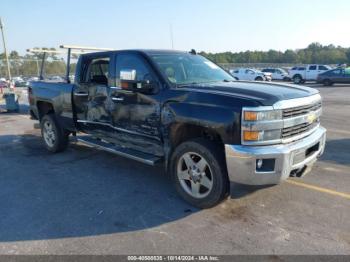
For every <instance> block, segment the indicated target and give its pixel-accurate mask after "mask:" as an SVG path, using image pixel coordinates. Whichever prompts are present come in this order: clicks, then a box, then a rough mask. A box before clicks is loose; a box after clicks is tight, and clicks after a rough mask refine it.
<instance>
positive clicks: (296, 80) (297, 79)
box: [293, 75, 303, 84]
mask: <svg viewBox="0 0 350 262" xmlns="http://www.w3.org/2000/svg"><path fill="white" fill-rule="evenodd" d="M293 82H294V84H302V83H303V78H302V77H301V76H300V75H296V76H294V77H293Z"/></svg>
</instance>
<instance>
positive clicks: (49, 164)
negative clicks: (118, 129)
mask: <svg viewBox="0 0 350 262" xmlns="http://www.w3.org/2000/svg"><path fill="white" fill-rule="evenodd" d="M0 148H1V150H0V180H1V183H0V198H1V205H0V241H1V242H8V241H24V240H43V239H57V238H67V237H82V236H95V235H102V234H112V233H118V232H130V231H137V230H142V229H149V228H153V227H157V226H161V225H163V224H166V223H171V222H173V221H175V220H180V219H182V218H184V217H186V216H188V215H191V213H193V212H197V211H198V210H197V209H195V208H193V207H191V206H190V205H188V204H187V203H185V202H184V201H182V200H181V199H180V198H179V197H178V195H177V194H176V192H175V190H174V188H173V186H172V184H171V182H170V179H169V178H168V177H167V176H166V175H165V174H164V171H163V168H161V167H149V166H145V165H142V164H139V163H137V162H135V161H131V160H128V159H125V158H121V157H117V156H114V155H111V154H108V153H105V152H101V151H98V150H96V149H92V148H89V147H87V146H83V145H79V144H72V145H70V147H69V148H68V150H67V151H66V152H63V153H60V154H50V153H48V152H47V151H46V149H45V148H44V146H43V145H42V142H41V139H40V137H39V135H38V131H37V130H34V131H31V133H27V134H24V135H17V136H16V135H4V136H0Z"/></svg>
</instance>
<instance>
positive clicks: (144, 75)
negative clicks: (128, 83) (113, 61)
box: [116, 54, 153, 86]
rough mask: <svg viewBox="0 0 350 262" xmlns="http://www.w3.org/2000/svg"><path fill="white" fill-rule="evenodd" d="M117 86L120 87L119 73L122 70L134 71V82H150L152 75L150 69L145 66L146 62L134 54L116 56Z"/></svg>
mask: <svg viewBox="0 0 350 262" xmlns="http://www.w3.org/2000/svg"><path fill="white" fill-rule="evenodd" d="M116 69H117V75H116V79H117V85H118V86H120V71H122V70H135V71H136V76H135V80H136V81H146V80H149V81H151V80H152V79H153V74H152V73H151V70H150V68H149V67H148V65H147V64H146V61H145V60H144V59H143V58H142V57H141V56H139V55H136V54H119V55H118V56H117V66H116Z"/></svg>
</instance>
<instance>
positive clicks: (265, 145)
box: [28, 50, 326, 208]
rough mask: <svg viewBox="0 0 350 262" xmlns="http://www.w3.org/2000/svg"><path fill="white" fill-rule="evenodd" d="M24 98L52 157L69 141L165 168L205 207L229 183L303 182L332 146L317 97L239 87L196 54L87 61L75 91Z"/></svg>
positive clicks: (301, 91)
mask: <svg viewBox="0 0 350 262" xmlns="http://www.w3.org/2000/svg"><path fill="white" fill-rule="evenodd" d="M67 68H68V69H67V72H69V66H68V67H67ZM66 75H69V74H68V73H67V74H66ZM67 78H68V77H67ZM28 98H29V101H30V114H31V115H32V118H33V119H38V120H39V121H40V124H41V131H42V137H43V141H44V144H45V146H46V148H47V149H48V150H49V151H51V152H59V151H63V150H64V149H65V148H66V147H67V146H68V143H69V138H68V136H69V135H70V134H73V135H74V136H75V137H76V139H77V140H78V141H80V142H82V143H85V144H88V145H90V146H95V147H97V148H100V149H104V150H106V151H108V152H112V153H115V154H118V155H121V156H124V157H128V158H131V159H134V160H138V161H140V162H142V163H145V164H149V165H155V164H158V163H163V167H164V169H165V170H166V171H167V172H168V173H169V174H170V176H171V178H172V180H173V183H174V185H175V188H176V189H177V191H178V193H179V194H180V195H181V196H182V197H183V198H184V199H185V200H187V201H188V202H189V203H191V204H192V205H194V206H196V207H200V208H206V207H211V206H214V205H216V204H217V203H219V202H220V201H221V200H222V199H224V198H225V197H226V196H227V195H228V193H229V189H230V183H229V182H230V181H231V182H236V183H241V184H248V185H271V184H278V183H280V182H282V181H283V180H286V179H287V178H288V177H289V176H290V175H291V176H302V175H304V174H306V173H307V172H309V171H310V169H311V167H312V165H313V164H314V162H315V161H316V159H317V158H318V156H320V155H321V154H322V152H323V149H324V145H325V141H326V130H325V129H324V128H323V127H321V126H320V122H319V121H320V115H321V112H322V108H321V107H322V104H321V96H320V94H319V91H318V90H316V89H312V88H309V87H302V86H300V87H299V86H294V85H283V84H278V85H277V84H271V83H263V82H248V81H246V82H244V81H235V80H234V79H233V77H232V76H231V75H230V74H228V73H227V72H226V71H224V70H223V69H221V68H220V67H219V66H217V65H216V64H214V63H212V62H211V61H209V60H207V59H206V58H204V57H203V56H200V55H197V54H196V53H195V52H190V53H188V52H180V51H164V50H124V51H122V50H119V51H109V52H99V53H90V54H82V55H80V57H79V60H78V63H77V67H76V77H75V82H74V84H73V83H72V84H71V83H69V81H68V83H67V82H66V83H54V82H46V81H39V82H33V83H31V85H30V87H29V88H28ZM79 132H83V133H85V135H82V134H81V133H79ZM95 164H96V165H99V164H100V163H97V162H96V163H95ZM111 172H113V169H111Z"/></svg>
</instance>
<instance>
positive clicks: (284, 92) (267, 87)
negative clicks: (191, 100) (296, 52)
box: [179, 81, 318, 106]
mask: <svg viewBox="0 0 350 262" xmlns="http://www.w3.org/2000/svg"><path fill="white" fill-rule="evenodd" d="M179 88H181V89H183V88H185V89H190V91H193V92H195V91H198V92H205V93H212V94H221V95H225V96H233V97H239V98H244V99H249V100H254V101H256V102H258V103H260V104H261V105H264V106H271V105H273V104H274V103H276V102H278V101H281V100H288V99H294V98H301V97H307V96H311V95H314V94H317V93H318V90H317V89H314V88H310V87H306V86H300V85H291V84H280V83H270V82H269V83H267V82H249V81H234V82H217V83H210V84H193V85H188V86H184V87H179Z"/></svg>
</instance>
